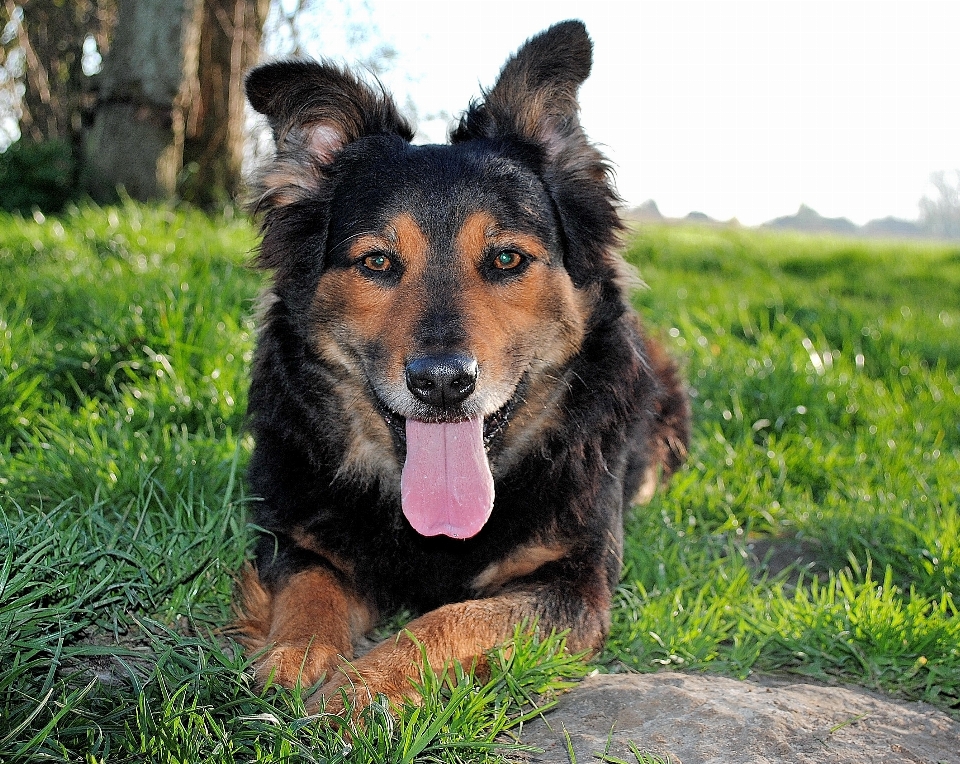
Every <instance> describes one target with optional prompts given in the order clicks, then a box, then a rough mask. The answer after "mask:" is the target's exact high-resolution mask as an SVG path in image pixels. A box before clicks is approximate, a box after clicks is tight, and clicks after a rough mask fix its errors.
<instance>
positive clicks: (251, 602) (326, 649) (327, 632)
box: [237, 567, 373, 687]
mask: <svg viewBox="0 0 960 764" xmlns="http://www.w3.org/2000/svg"><path fill="white" fill-rule="evenodd" d="M241 598H242V602H243V605H242V612H241V614H240V617H239V619H238V621H237V627H238V630H239V632H240V639H241V641H242V642H243V644H244V645H245V646H246V647H247V650H248V652H250V653H257V652H261V655H260V657H259V658H257V659H256V661H255V663H254V666H255V671H256V675H257V679H258V681H259V682H261V683H264V682H266V681H267V680H268V679H271V678H272V680H273V681H275V682H277V683H279V684H281V685H283V686H285V687H292V686H294V685H295V684H297V683H298V682H299V683H300V684H301V685H302V686H304V687H309V686H311V685H313V684H315V683H316V682H318V681H319V680H320V679H321V678H322V677H323V676H324V675H325V674H326V675H328V676H329V675H331V673H332V672H333V671H334V670H335V669H336V668H337V667H338V666H340V665H341V664H342V663H343V662H344V661H345V660H349V659H350V658H352V657H353V639H354V637H356V636H359V635H360V634H362V633H364V632H365V631H367V629H369V628H370V624H371V622H372V618H373V614H372V611H371V609H370V608H369V607H368V606H366V605H365V604H364V603H363V602H362V601H361V600H360V599H359V597H357V596H356V595H355V594H353V593H352V592H351V591H350V590H349V589H348V588H347V587H346V586H345V585H344V584H342V583H341V582H340V581H339V580H338V577H337V575H336V574H335V573H334V572H333V571H331V570H327V569H325V568H320V567H314V568H307V569H305V570H301V571H300V572H298V573H296V574H294V575H293V576H291V577H290V578H289V579H287V580H286V582H285V583H284V584H283V585H281V586H280V587H278V588H277V590H276V591H275V592H274V591H271V590H270V589H268V588H267V587H265V586H264V585H263V583H262V582H261V581H260V578H259V576H258V575H257V573H256V571H254V570H253V569H252V568H250V569H248V570H247V571H246V572H245V574H244V578H243V581H242V583H241Z"/></svg>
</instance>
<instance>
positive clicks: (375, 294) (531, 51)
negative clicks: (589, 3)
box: [238, 21, 689, 703]
mask: <svg viewBox="0 0 960 764" xmlns="http://www.w3.org/2000/svg"><path fill="white" fill-rule="evenodd" d="M591 57H592V45H591V42H590V39H589V37H588V36H587V33H586V30H585V29H584V27H583V24H581V23H580V22H578V21H568V22H563V23H560V24H557V25H556V26H554V27H551V28H550V29H548V30H547V31H545V32H543V33H541V34H540V35H538V36H536V37H534V38H532V39H531V40H529V41H528V42H527V43H526V44H525V45H524V46H523V47H522V48H521V49H520V51H519V52H518V53H517V54H516V55H515V56H514V57H513V58H511V59H509V60H508V61H507V63H506V65H505V66H504V68H503V71H502V72H501V74H500V78H499V80H498V82H497V84H496V85H495V86H494V87H493V89H492V90H490V91H489V92H487V93H485V94H484V97H483V100H482V102H476V103H473V104H471V105H470V107H469V109H468V110H467V112H466V113H465V114H464V116H463V117H462V119H461V120H460V123H459V125H458V126H457V127H456V128H455V129H454V130H453V131H452V134H451V143H450V145H442V146H433V145H431V146H414V145H411V143H410V140H411V138H412V131H411V129H410V127H409V126H408V125H407V123H406V122H405V121H404V119H403V118H402V117H401V116H400V115H399V114H398V112H397V109H396V107H395V105H394V103H393V102H392V101H391V99H390V98H389V96H387V95H386V94H385V93H383V92H382V91H381V90H380V89H378V88H375V87H371V86H369V85H367V84H365V83H364V82H362V81H361V80H359V79H358V78H357V77H355V76H354V75H353V74H351V73H350V72H348V71H345V70H343V69H341V68H338V67H336V66H333V65H331V64H328V63H322V64H321V63H315V62H308V61H288V62H279V63H272V64H267V65H264V66H261V67H259V68H257V69H255V70H254V71H253V72H252V73H251V75H250V76H249V78H248V80H247V94H248V97H249V99H250V102H251V103H252V105H253V106H254V108H255V109H256V110H257V111H259V112H261V113H262V114H265V115H266V116H267V117H268V119H269V121H270V125H271V127H272V129H273V134H274V137H275V139H276V148H277V151H276V155H275V157H274V158H273V159H272V160H271V161H270V162H269V164H268V165H267V166H266V167H265V169H264V170H263V171H262V173H261V175H260V177H259V185H258V188H257V191H258V200H257V204H256V206H257V208H258V210H259V212H261V213H262V215H263V218H262V220H263V223H262V228H263V243H262V246H261V249H260V254H259V264H260V265H261V266H262V267H264V268H267V269H270V270H272V271H273V275H274V279H273V286H272V289H271V290H270V291H269V292H268V294H267V296H266V298H265V300H264V305H263V316H262V322H261V328H260V335H259V344H258V348H257V353H256V360H255V363H254V369H253V379H252V385H251V389H250V415H251V426H252V428H253V433H254V435H255V437H256V450H255V452H254V455H253V460H252V463H251V466H250V472H249V477H250V484H251V487H252V489H253V492H254V493H255V494H256V496H257V497H259V499H260V501H258V502H257V503H256V504H255V505H254V511H253V521H254V523H255V524H256V525H257V526H259V527H260V528H262V529H263V533H262V535H261V538H260V540H259V543H258V544H257V548H256V568H255V569H252V568H251V570H249V571H248V573H247V575H246V577H245V580H244V582H243V586H242V592H241V595H242V599H241V602H242V604H241V616H240V620H239V624H238V625H239V627H240V630H241V634H242V637H243V639H244V640H245V642H246V644H247V646H248V648H249V649H250V650H251V651H252V652H253V653H255V654H258V655H259V658H258V659H257V663H256V665H257V670H258V673H259V676H260V677H261V678H262V679H266V678H267V677H269V676H273V677H274V679H275V680H276V681H279V682H280V683H282V684H286V685H291V684H293V683H295V682H297V681H301V682H302V683H303V684H304V685H310V684H312V683H315V682H318V681H319V680H320V679H321V678H323V677H324V676H325V677H326V683H325V684H324V685H323V686H322V687H321V688H320V690H319V693H318V696H317V700H319V698H320V697H330V696H331V695H332V694H335V693H334V691H335V690H336V689H337V688H339V687H341V686H345V685H352V686H354V687H356V688H360V687H363V688H365V690H364V693H366V692H367V691H369V692H371V693H375V692H383V693H386V694H387V695H388V696H389V697H390V698H391V699H393V700H395V701H398V700H400V699H401V698H402V697H404V696H410V695H411V693H412V689H411V686H410V682H409V678H410V677H415V676H416V675H417V671H418V667H419V662H420V660H421V652H420V648H419V647H418V646H417V642H419V643H420V644H421V645H422V647H423V650H424V653H425V655H426V657H427V659H428V660H429V661H430V662H431V664H432V665H433V666H434V667H435V668H436V669H437V670H440V668H441V667H442V666H443V665H444V664H449V663H450V662H451V661H454V660H456V661H460V662H461V663H462V664H464V665H469V664H470V663H471V662H473V661H476V660H481V661H482V655H483V653H484V651H487V650H489V649H490V648H492V647H494V646H496V645H497V644H498V643H501V642H503V641H504V640H506V639H508V638H509V637H510V636H511V634H512V632H513V630H514V627H515V625H516V624H518V623H520V622H522V621H527V622H528V623H531V624H532V623H537V624H538V625H539V629H540V630H541V631H547V632H549V631H550V630H558V631H559V630H569V637H568V644H569V645H570V647H572V648H573V649H575V650H596V649H598V648H599V647H600V646H601V644H602V641H603V638H604V635H605V633H606V631H607V628H608V620H609V609H610V604H611V595H612V592H613V589H614V587H615V586H616V584H617V581H618V577H619V574H620V568H621V548H622V535H623V530H622V520H623V512H624V509H625V508H627V507H628V506H629V505H630V503H631V501H633V500H642V499H646V498H649V496H650V495H651V493H652V490H653V487H654V486H655V485H656V482H657V480H658V478H660V477H662V476H668V475H669V474H670V473H671V472H673V470H674V469H676V468H677V466H678V465H679V464H680V462H681V461H682V458H683V456H684V454H685V452H686V445H687V440H688V429H689V422H688V416H689V415H688V405H687V400H686V396H685V394H684V391H683V387H682V384H681V382H680V381H679V379H678V376H677V373H676V369H675V367H674V365H673V363H672V362H671V361H670V360H669V359H668V358H667V357H666V355H665V354H664V353H663V351H662V350H661V349H660V347H659V346H658V345H657V344H655V343H654V342H652V341H651V340H650V339H649V338H648V337H646V336H645V335H644V333H643V332H642V330H641V328H640V325H639V323H638V320H637V317H636V315H635V314H634V312H633V311H632V310H631V308H630V307H629V305H628V302H627V298H626V295H625V294H624V286H623V279H622V273H623V270H624V269H623V265H622V262H621V260H620V259H619V256H618V255H617V254H616V253H615V247H616V244H617V235H618V231H619V229H620V227H621V226H620V223H619V219H618V216H617V210H616V204H615V203H616V201H617V199H616V195H615V192H614V190H613V188H612V187H611V183H610V177H609V170H608V167H607V165H606V163H605V160H604V158H603V157H602V156H601V154H600V153H599V152H598V151H597V150H596V149H595V148H594V147H593V146H591V145H590V143H588V141H587V139H586V137H585V135H584V133H583V131H582V129H581V127H580V124H579V120H578V104H577V90H578V87H579V85H580V83H581V82H582V81H583V80H584V79H585V78H586V77H587V75H588V74H589V71H590V67H591ZM438 358H439V359H440V360H439V361H437V359H438ZM424 359H426V361H424ZM450 359H453V360H452V361H451V360H450ZM448 362H449V363H453V364H454V365H455V366H456V365H457V364H460V366H463V367H464V368H467V374H468V376H467V377H466V378H464V377H463V374H460V376H458V377H457V378H456V380H454V382H455V384H456V385H459V387H458V390H459V394H456V395H454V394H452V393H450V389H452V388H449V386H448V387H443V385H446V384H447V383H449V382H450V380H449V378H441V379H440V381H439V384H440V385H441V387H443V389H444V391H445V392H444V395H446V396H447V397H444V396H443V395H440V396H439V397H438V396H437V395H435V394H431V393H430V392H429V391H425V389H424V386H423V385H420V387H417V384H418V383H415V382H412V381H411V380H412V379H413V378H414V376H415V372H414V371H413V369H414V367H415V365H416V364H417V363H426V364H427V374H428V375H429V374H434V375H435V376H436V375H437V374H440V376H441V377H442V372H443V370H444V369H445V368H446V367H445V366H443V364H445V363H448ZM431 364H432V366H431ZM438 364H439V365H438ZM460 366H458V367H457V368H458V369H459V368H460ZM438 369H439V371H438ZM461 371H462V369H461ZM458 373H459V372H458ZM470 375H472V376H470ZM451 384H452V383H451ZM427 387H429V384H428V385H427ZM463 393H466V395H464V394H463ZM480 416H482V417H484V420H483V422H484V424H483V428H484V429H483V433H484V441H483V447H482V448H485V450H486V456H487V459H488V461H489V467H490V473H492V476H493V485H494V490H495V501H494V504H493V509H492V514H491V515H490V516H489V519H488V520H487V521H486V523H485V524H484V525H483V526H482V529H481V530H479V532H476V533H475V535H472V537H470V538H461V539H457V538H451V537H448V536H445V535H433V536H424V535H421V534H420V533H418V532H417V531H416V530H414V528H413V527H412V526H411V523H410V522H408V520H407V518H406V516H405V512H406V509H404V511H401V472H402V470H403V469H404V459H405V456H406V452H407V443H408V440H407V438H406V437H405V430H404V427H405V422H406V420H407V419H413V420H419V421H422V422H444V423H456V422H462V421H463V420H470V419H474V420H476V418H477V417H480ZM444 426H446V425H444ZM437 458H438V459H442V458H443V457H442V455H438V456H437ZM404 500H406V499H404ZM471 533H473V531H470V532H468V533H465V534H463V535H470V534H471ZM400 607H407V608H410V609H412V610H414V611H416V612H418V613H423V615H420V617H418V618H416V619H415V620H414V621H412V622H411V623H410V624H409V625H408V626H407V629H408V631H406V630H405V631H404V632H401V634H400V635H398V636H396V637H394V638H390V639H388V640H386V641H385V642H383V643H381V644H380V645H378V646H377V647H375V648H373V649H372V650H371V651H370V652H368V653H367V654H365V655H363V656H362V657H360V658H358V659H356V660H353V659H354V652H353V646H352V645H353V643H354V641H355V640H356V639H357V638H358V637H360V636H361V635H363V634H364V633H365V632H367V631H368V630H369V629H370V628H371V627H372V626H373V625H374V624H375V623H376V622H377V620H378V618H380V617H381V616H383V615H387V614H390V613H391V612H393V611H395V610H397V609H398V608H400ZM410 635H412V636H413V637H414V638H415V641H414V640H412V639H411V638H410ZM347 661H350V664H349V665H348V664H347ZM358 700H359V702H360V703H363V698H362V697H361V698H359V699H358Z"/></svg>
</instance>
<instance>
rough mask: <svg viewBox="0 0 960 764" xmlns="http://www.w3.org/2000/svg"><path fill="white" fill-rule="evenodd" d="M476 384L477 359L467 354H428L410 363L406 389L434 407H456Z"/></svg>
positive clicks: (408, 364)
mask: <svg viewBox="0 0 960 764" xmlns="http://www.w3.org/2000/svg"><path fill="white" fill-rule="evenodd" d="M476 386H477V362H476V360H474V359H473V358H471V357H470V356H468V355H463V354H461V353H451V354H446V355H426V356H421V357H420V358H414V359H413V360H412V361H409V362H408V363H407V388H408V389H409V390H410V392H411V393H413V394H414V395H415V396H416V397H417V399H418V400H421V401H423V402H424V403H427V404H429V405H431V406H436V407H438V408H446V407H449V406H455V405H456V404H458V403H460V402H461V401H463V400H464V399H465V398H466V397H467V396H468V395H470V393H472V392H473V390H474V388H475V387H476Z"/></svg>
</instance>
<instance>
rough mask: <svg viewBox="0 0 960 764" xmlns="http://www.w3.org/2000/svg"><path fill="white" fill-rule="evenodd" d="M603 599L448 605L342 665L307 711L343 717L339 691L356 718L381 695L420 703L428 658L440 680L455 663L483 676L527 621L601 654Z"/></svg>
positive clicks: (509, 597) (524, 598)
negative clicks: (416, 682)
mask: <svg viewBox="0 0 960 764" xmlns="http://www.w3.org/2000/svg"><path fill="white" fill-rule="evenodd" d="M602 599H603V600H604V602H603V603H600V602H598V603H595V604H594V603H591V604H590V605H587V604H585V603H584V602H582V601H577V599H576V598H572V597H571V596H570V594H569V593H561V592H559V591H557V590H551V591H550V592H549V593H545V592H544V590H542V589H541V590H538V591H536V592H512V593H508V594H503V595H499V596H495V597H490V598H486V599H477V600H467V601H465V602H457V603H453V604H450V605H444V606H443V607H440V608H437V609H436V610H433V611H431V612H429V613H427V614H426V615H424V616H421V617H420V618H417V619H416V620H414V621H411V622H410V623H409V624H408V625H407V626H406V628H405V629H403V630H402V631H400V633H399V634H397V635H396V636H394V637H391V638H389V639H387V640H385V641H383V642H381V643H380V644H379V645H377V647H375V648H374V649H373V650H371V651H370V652H369V653H367V654H366V655H364V656H363V657H362V658H359V659H358V660H357V661H355V662H353V663H351V664H349V665H346V666H343V667H342V668H341V669H340V670H339V671H338V672H337V673H336V674H334V675H333V676H332V677H331V678H330V679H329V680H328V681H327V682H326V683H325V684H324V685H323V686H322V687H321V688H320V690H319V691H318V692H317V693H316V694H315V695H314V696H313V697H312V698H311V699H310V701H309V702H308V707H309V706H310V705H314V704H320V702H321V700H323V701H324V708H325V710H326V711H328V712H330V713H341V712H342V711H343V699H342V697H341V695H340V690H341V689H343V690H345V691H346V694H347V697H348V698H349V700H350V701H351V703H352V704H353V710H354V712H355V713H356V711H358V710H359V709H361V708H363V707H364V706H366V705H368V704H369V703H370V702H371V701H372V700H373V697H374V696H375V695H376V694H378V693H383V694H384V695H386V696H387V697H388V698H389V699H390V700H391V701H392V702H393V703H396V704H399V703H401V702H402V701H403V700H404V699H405V698H406V699H412V700H416V692H415V690H414V689H413V687H412V686H411V683H410V680H411V678H419V675H420V671H421V669H422V664H423V658H424V657H425V658H426V660H427V661H428V662H429V664H430V666H431V667H432V668H433V669H434V670H435V671H436V672H437V673H438V674H440V673H442V672H444V671H446V670H448V669H449V668H450V667H451V666H452V664H453V662H454V661H457V662H459V663H460V664H461V665H462V666H463V667H464V668H465V669H469V668H470V667H471V665H475V666H476V668H477V671H478V675H479V676H481V677H482V676H483V675H484V673H485V671H486V658H485V656H484V653H485V652H487V651H489V650H491V649H493V648H495V647H496V646H497V645H500V644H503V643H504V642H506V641H507V640H508V639H510V638H511V637H512V636H513V633H514V629H515V627H516V626H517V624H519V623H522V622H524V621H526V622H527V623H530V624H532V623H533V622H534V621H536V623H537V627H538V630H539V631H540V632H541V633H549V632H550V631H551V630H554V629H555V630H557V631H561V630H566V629H569V630H570V632H569V634H568V637H567V646H568V648H569V649H570V650H571V651H581V650H598V649H599V648H600V647H601V645H602V644H603V639H604V635H605V632H606V630H607V617H606V613H607V612H608V609H609V594H605V596H603V598H602ZM411 636H412V639H411Z"/></svg>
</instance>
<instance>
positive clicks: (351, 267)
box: [313, 137, 587, 441]
mask: <svg viewBox="0 0 960 764" xmlns="http://www.w3.org/2000/svg"><path fill="white" fill-rule="evenodd" d="M343 153H344V156H343V157H342V161H344V162H345V163H349V167H350V170H349V173H347V174H345V176H344V178H343V180H342V182H341V183H340V184H339V186H338V188H337V190H336V193H335V195H334V198H333V200H332V204H331V218H330V227H329V233H328V236H327V243H328V249H327V253H326V265H325V269H324V271H323V273H322V275H321V276H320V278H319V281H318V283H317V288H316V296H315V300H316V302H315V312H314V314H313V315H314V317H315V321H316V333H315V341H316V346H317V349H318V351H319V352H320V353H321V354H323V355H324V357H325V358H327V359H328V360H329V361H332V362H337V361H338V360H340V361H341V362H343V363H346V364H347V365H355V366H356V367H359V369H361V371H362V375H361V376H362V379H363V380H364V381H365V382H366V383H367V384H368V385H369V387H370V390H369V392H370V393H371V394H372V395H373V396H375V399H376V404H377V406H378V407H379V408H381V409H382V410H383V412H384V413H385V414H387V418H388V421H389V420H393V421H394V422H395V423H399V422H402V421H405V420H407V419H415V420H419V421H422V422H428V423H429V422H458V421H464V420H468V419H473V418H476V417H480V418H484V419H485V421H486V427H485V429H486V432H485V435H486V437H487V439H488V441H489V440H490V439H491V438H492V437H493V436H494V435H495V433H494V432H493V430H495V429H496V426H497V424H500V423H502V421H501V420H500V419H498V417H497V416H496V415H497V414H498V412H501V411H503V412H504V414H507V413H513V412H514V411H515V409H516V402H515V401H513V398H514V396H515V394H516V393H517V392H518V388H519V387H520V386H521V383H524V387H526V386H528V384H529V380H530V379H540V378H542V377H543V376H544V374H552V373H556V370H557V369H559V368H560V367H562V365H563V364H564V363H565V362H566V361H567V360H568V359H569V358H570V357H571V356H572V355H573V354H574V353H575V352H576V351H577V349H578V348H579V346H580V342H581V340H582V337H583V332H584V323H585V318H586V317H585V309H586V307H587V306H586V305H585V304H584V302H585V301H584V299H583V295H582V294H581V293H578V291H577V290H576V289H575V288H574V286H573V282H572V281H571V279H570V276H569V274H568V273H567V271H566V269H565V268H564V265H563V252H562V248H561V244H560V240H559V239H560V233H559V230H558V227H557V224H556V221H555V217H554V213H553V211H552V209H551V203H550V198H549V196H548V194H547V192H546V189H545V188H544V186H543V183H542V182H540V181H539V179H538V178H537V177H536V176H535V175H534V174H533V173H532V172H530V171H529V170H527V169H526V168H525V167H523V165H521V164H520V163H518V162H515V161H510V160H509V159H506V158H504V157H503V156H502V155H501V154H500V153H499V152H497V151H495V150H493V149H491V148H490V147H488V146H484V145H476V144H475V143H468V144H461V145H457V146H411V145H409V144H407V143H405V142H403V141H400V140H398V139H395V138H389V137H387V138H384V137H376V138H369V139H365V140H363V141H358V142H357V143H355V144H352V145H351V146H349V147H347V148H346V149H344V151H343ZM505 409H511V411H510V412H507V411H505ZM503 429H504V430H506V429H508V428H506V427H504V428H503Z"/></svg>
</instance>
